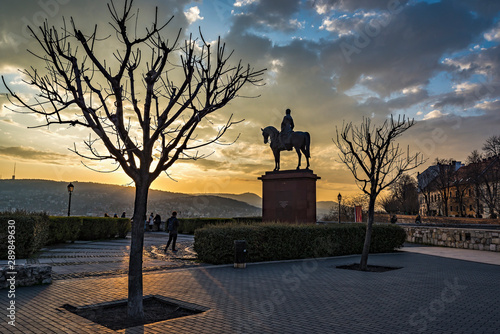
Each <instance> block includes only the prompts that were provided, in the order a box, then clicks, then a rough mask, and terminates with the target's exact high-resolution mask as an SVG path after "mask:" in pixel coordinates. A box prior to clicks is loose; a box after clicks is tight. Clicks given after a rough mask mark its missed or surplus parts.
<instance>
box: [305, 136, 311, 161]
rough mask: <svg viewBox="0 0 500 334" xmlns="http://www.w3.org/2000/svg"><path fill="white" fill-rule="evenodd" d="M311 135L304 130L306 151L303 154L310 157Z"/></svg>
mask: <svg viewBox="0 0 500 334" xmlns="http://www.w3.org/2000/svg"><path fill="white" fill-rule="evenodd" d="M310 148H311V136H310V135H309V132H306V152H305V155H306V157H308V158H311V151H310Z"/></svg>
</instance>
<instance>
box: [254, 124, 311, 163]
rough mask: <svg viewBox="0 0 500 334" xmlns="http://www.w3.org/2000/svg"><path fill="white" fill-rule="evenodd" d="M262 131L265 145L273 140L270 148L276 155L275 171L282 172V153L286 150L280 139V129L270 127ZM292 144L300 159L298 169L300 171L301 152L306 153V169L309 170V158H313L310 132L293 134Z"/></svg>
mask: <svg viewBox="0 0 500 334" xmlns="http://www.w3.org/2000/svg"><path fill="white" fill-rule="evenodd" d="M261 130H262V136H264V144H267V142H268V141H269V138H270V139H271V144H270V146H271V150H272V151H273V154H274V162H275V166H274V171H278V170H280V152H281V151H285V150H286V149H285V148H284V147H282V145H281V141H280V138H279V134H280V133H279V131H278V129H276V128H275V127H274V126H268V127H265V128H264V129H261ZM290 142H291V144H292V147H293V148H295V151H296V152H297V156H298V157H299V164H298V165H297V169H300V160H301V158H302V154H300V152H302V153H304V156H305V157H306V160H307V167H306V169H309V158H310V157H311V154H310V150H309V148H310V144H311V137H310V136H309V132H302V131H294V132H292V133H291V140H290Z"/></svg>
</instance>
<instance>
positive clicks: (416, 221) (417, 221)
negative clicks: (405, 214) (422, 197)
mask: <svg viewBox="0 0 500 334" xmlns="http://www.w3.org/2000/svg"><path fill="white" fill-rule="evenodd" d="M421 223H422V218H420V214H418V215H417V217H416V218H415V224H421Z"/></svg>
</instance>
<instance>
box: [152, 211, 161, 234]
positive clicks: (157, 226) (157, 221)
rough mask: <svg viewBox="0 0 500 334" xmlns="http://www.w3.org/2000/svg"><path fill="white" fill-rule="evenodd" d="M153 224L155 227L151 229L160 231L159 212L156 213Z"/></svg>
mask: <svg viewBox="0 0 500 334" xmlns="http://www.w3.org/2000/svg"><path fill="white" fill-rule="evenodd" d="M154 224H155V228H154V229H153V231H160V224H161V216H160V215H159V214H156V216H155V219H154Z"/></svg>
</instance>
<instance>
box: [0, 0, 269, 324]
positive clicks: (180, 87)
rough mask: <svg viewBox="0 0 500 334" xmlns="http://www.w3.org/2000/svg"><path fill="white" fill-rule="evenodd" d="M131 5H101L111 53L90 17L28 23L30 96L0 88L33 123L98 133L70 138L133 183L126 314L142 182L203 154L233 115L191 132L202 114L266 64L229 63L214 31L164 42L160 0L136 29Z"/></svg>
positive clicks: (135, 275)
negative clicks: (80, 23)
mask: <svg viewBox="0 0 500 334" xmlns="http://www.w3.org/2000/svg"><path fill="white" fill-rule="evenodd" d="M132 3H133V0H130V1H128V0H125V1H124V5H123V8H121V9H120V8H117V7H116V6H115V4H114V3H113V1H111V2H110V3H109V4H108V9H109V11H110V14H111V18H112V19H111V21H112V22H111V26H112V28H113V29H114V33H115V35H116V41H114V40H113V42H117V43H119V44H120V46H119V47H118V48H117V50H116V51H115V52H114V53H113V60H112V61H109V60H108V61H106V60H105V59H99V58H98V54H100V53H102V50H105V49H106V48H107V47H109V45H112V44H111V43H110V41H109V40H108V39H102V38H100V37H98V35H99V33H98V29H97V25H96V26H95V28H94V29H93V31H90V32H89V33H84V32H82V31H81V30H79V29H78V28H77V27H76V26H75V23H74V21H73V19H71V20H70V24H69V26H66V23H65V24H64V26H63V27H62V29H56V28H55V27H50V26H49V25H48V23H47V22H45V23H44V24H43V26H41V27H39V28H38V29H37V30H36V31H35V30H31V28H30V30H31V32H32V34H33V37H34V38H35V39H36V40H37V41H38V43H39V45H40V46H41V49H42V51H41V53H40V54H35V53H33V54H34V55H36V56H37V57H38V58H39V59H41V60H43V61H45V68H46V71H47V72H46V74H42V73H41V71H39V70H37V69H36V68H31V69H30V70H24V71H23V72H22V73H24V75H25V76H26V77H27V79H26V80H25V83H27V84H28V85H31V86H33V87H34V88H35V89H36V90H37V91H38V92H39V94H38V96H37V97H36V99H35V100H36V101H35V102H34V103H32V102H29V101H26V100H25V99H23V97H22V96H20V95H18V94H16V93H15V92H13V91H12V90H10V88H8V90H9V93H10V96H9V98H10V101H11V102H12V103H14V104H15V105H17V106H18V107H22V108H24V110H27V111H28V112H33V113H36V114H38V115H42V116H44V118H45V124H43V125H40V126H49V125H51V124H63V125H68V126H81V127H84V128H87V129H89V130H91V132H93V133H94V134H95V135H96V136H97V138H92V137H90V138H89V139H88V140H86V141H84V143H85V146H86V148H87V150H88V153H82V152H81V151H78V150H77V149H76V146H75V149H74V151H75V152H76V153H77V154H78V155H80V156H82V157H85V158H88V159H93V160H111V161H113V162H115V163H117V165H118V167H117V168H119V167H121V168H122V169H123V171H124V172H125V173H126V174H127V175H128V176H129V177H130V178H131V179H132V180H133V181H134V183H135V189H136V191H135V202H134V214H133V224H132V241H131V249H130V261H129V273H128V315H129V317H130V318H133V319H138V320H141V319H143V318H144V311H143V304H142V298H143V284H142V251H143V240H144V230H143V224H144V220H145V217H146V205H147V200H148V190H149V187H150V185H151V183H152V182H153V181H154V180H155V179H156V178H157V177H158V176H160V174H161V173H162V172H165V173H166V171H167V170H168V169H169V168H170V167H171V166H172V165H173V164H174V163H175V162H176V161H177V160H178V159H195V160H196V159H199V158H203V157H204V156H205V155H204V154H198V150H199V149H200V148H202V147H204V146H207V145H209V144H213V143H220V141H219V139H220V138H221V137H222V136H223V135H224V133H225V132H226V130H227V129H228V128H229V127H231V126H232V125H233V124H235V123H236V122H233V121H232V118H231V117H229V119H228V121H227V123H223V124H222V125H220V126H219V128H218V129H214V133H213V134H212V136H211V137H209V138H207V137H206V136H205V135H204V136H197V132H195V130H196V129H197V128H198V126H199V125H200V124H203V123H202V122H203V121H204V120H205V119H206V117H207V116H209V115H210V114H213V113H214V112H217V111H218V110H220V109H221V108H223V107H224V106H226V105H227V104H228V102H230V101H231V100H233V99H234V98H236V97H238V92H239V91H240V89H241V88H243V87H244V86H245V85H248V84H258V83H259V82H260V81H261V80H262V74H263V72H264V70H254V69H253V68H251V67H250V65H248V66H243V65H242V64H241V61H240V62H239V63H236V64H235V65H231V64H230V63H229V59H230V57H231V55H232V52H230V53H228V52H227V51H226V47H225V44H223V43H221V41H220V38H219V40H218V41H217V42H216V43H215V45H211V44H208V43H207V42H206V41H205V40H204V39H203V36H200V39H192V37H191V36H190V37H189V39H187V40H185V41H184V42H182V43H180V42H179V38H180V31H179V33H178V34H177V39H176V40H174V41H173V42H172V43H170V42H169V41H168V40H167V39H166V38H165V37H164V35H163V33H164V28H165V27H166V26H167V24H168V23H169V22H170V20H169V21H168V22H166V23H164V24H163V23H159V22H158V8H157V9H156V16H155V18H154V20H153V22H152V24H151V26H150V27H149V28H147V29H146V30H145V32H142V33H141V32H139V31H138V29H137V27H135V29H134V24H135V25H136V24H137V17H135V18H134V16H136V15H134V13H133V12H132ZM130 31H132V33H130ZM200 34H201V33H200ZM97 51H99V52H97ZM2 79H3V78H2ZM3 80H4V84H5V79H3ZM175 80H178V83H177V84H176V83H174V81H175ZM205 122H207V123H206V124H207V125H210V126H212V127H213V128H215V127H216V126H215V125H213V124H212V123H211V122H210V121H209V120H205ZM101 144H102V146H99V145H101ZM103 147H104V151H102V148H103ZM101 152H106V153H101ZM189 152H193V153H189Z"/></svg>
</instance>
